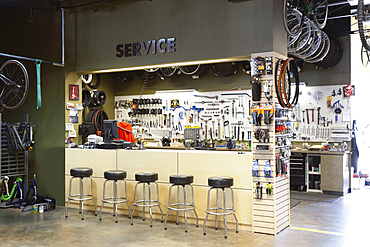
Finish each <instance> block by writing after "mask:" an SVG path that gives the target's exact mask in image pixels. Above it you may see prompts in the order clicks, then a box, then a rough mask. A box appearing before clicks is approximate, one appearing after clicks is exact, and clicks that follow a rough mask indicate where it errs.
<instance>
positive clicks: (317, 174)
mask: <svg viewBox="0 0 370 247" xmlns="http://www.w3.org/2000/svg"><path fill="white" fill-rule="evenodd" d="M312 167H317V168H318V170H319V171H313V169H312ZM305 168H306V186H307V189H306V191H307V192H316V193H322V190H321V155H314V154H308V155H307V161H306V165H305ZM317 181H318V182H319V189H316V184H315V183H317Z"/></svg>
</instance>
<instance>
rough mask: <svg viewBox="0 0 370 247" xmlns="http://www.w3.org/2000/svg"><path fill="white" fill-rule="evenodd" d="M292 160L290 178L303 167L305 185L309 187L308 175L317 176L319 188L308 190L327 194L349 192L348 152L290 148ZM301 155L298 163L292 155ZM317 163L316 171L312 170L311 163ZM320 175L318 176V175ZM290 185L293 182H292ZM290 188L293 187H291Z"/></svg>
mask: <svg viewBox="0 0 370 247" xmlns="http://www.w3.org/2000/svg"><path fill="white" fill-rule="evenodd" d="M291 152H292V160H291V167H290V169H291V170H290V174H291V179H293V177H294V176H295V174H298V173H299V174H302V172H303V171H302V172H299V171H298V172H297V170H296V169H299V167H301V169H304V174H305V178H306V181H305V182H306V185H307V186H308V187H309V184H308V183H307V182H309V180H307V177H308V175H312V176H315V175H316V176H317V179H320V182H321V186H320V187H321V188H320V189H319V190H317V189H312V188H311V189H310V188H308V190H307V191H308V192H323V193H328V194H337V195H344V194H347V193H348V192H349V189H350V160H349V159H350V154H349V153H347V152H340V151H308V150H300V151H298V150H291ZM299 155H301V157H303V159H302V160H303V163H301V164H299V163H300V162H299V161H298V160H296V161H295V160H294V158H293V157H298V156H299ZM313 162H314V163H315V164H316V163H319V164H320V166H319V167H318V168H319V170H318V171H312V169H311V167H312V165H313V164H312V163H313ZM319 176H320V177H319ZM292 186H294V184H293V183H292ZM291 189H293V188H292V187H291Z"/></svg>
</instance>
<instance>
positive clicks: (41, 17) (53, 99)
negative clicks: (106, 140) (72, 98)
mask: <svg viewBox="0 0 370 247" xmlns="http://www.w3.org/2000/svg"><path fill="white" fill-rule="evenodd" d="M34 2H35V1H34ZM31 4H32V3H31ZM45 7H47V8H48V7H50V6H48V5H47V6H45ZM0 17H1V22H0V26H1V30H2V37H3V38H2V39H1V40H0V47H1V52H3V53H8V54H15V55H21V56H26V57H32V58H40V59H43V60H48V61H54V62H59V63H60V62H61V31H60V30H61V13H60V12H51V11H42V10H38V11H37V12H36V13H33V22H31V23H29V22H28V18H30V11H29V10H19V9H11V10H9V9H0ZM66 22H67V23H68V24H67V28H66V32H67V34H66V36H67V38H66V46H67V47H73V46H74V43H73V39H74V15H73V14H68V15H66ZM4 37H7V38H4ZM73 54H74V49H68V50H67V53H66V57H67V61H66V64H67V65H72V67H71V68H69V69H70V70H71V69H73V66H74V65H73V64H74V62H73V60H74V55H73ZM6 60H8V59H7V58H5V57H0V63H3V62H5V61H6ZM20 61H21V62H22V63H23V64H24V65H25V66H26V69H27V71H28V74H29V80H30V88H29V93H28V96H27V99H26V101H25V103H24V104H23V105H22V106H21V107H20V108H19V109H17V110H15V111H8V110H4V111H3V113H2V118H3V121H4V122H16V121H23V120H24V114H26V113H28V114H29V117H30V122H32V123H33V124H34V125H35V129H34V138H35V141H36V144H35V149H34V150H33V151H31V152H30V153H29V174H30V175H31V174H33V173H36V174H37V188H38V193H39V194H40V195H48V196H50V197H53V198H56V199H57V204H59V205H64V173H65V172H64V128H65V121H64V109H65V100H64V96H65V94H64V84H65V79H64V78H65V76H64V74H65V70H66V69H68V68H60V67H55V66H52V65H47V64H42V66H41V74H42V77H41V81H42V82H41V83H42V107H41V109H39V110H37V109H36V68H35V64H34V62H29V61H25V60H20Z"/></svg>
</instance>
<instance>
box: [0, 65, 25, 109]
mask: <svg viewBox="0 0 370 247" xmlns="http://www.w3.org/2000/svg"><path fill="white" fill-rule="evenodd" d="M0 73H1V74H2V75H4V77H5V78H7V79H8V80H10V81H11V84H12V85H5V83H2V84H1V86H0V104H1V105H2V106H3V107H4V108H5V109H8V110H15V109H17V108H19V107H20V106H21V105H22V104H23V103H24V101H25V100H26V97H27V94H28V89H29V77H28V73H27V70H26V68H25V67H24V65H23V64H22V63H21V62H19V61H17V60H8V61H6V62H5V63H4V64H3V65H2V66H1V67H0ZM9 89H10V90H9ZM8 96H10V97H9V98H8ZM16 97H18V98H19V100H16ZM4 101H5V102H4Z"/></svg>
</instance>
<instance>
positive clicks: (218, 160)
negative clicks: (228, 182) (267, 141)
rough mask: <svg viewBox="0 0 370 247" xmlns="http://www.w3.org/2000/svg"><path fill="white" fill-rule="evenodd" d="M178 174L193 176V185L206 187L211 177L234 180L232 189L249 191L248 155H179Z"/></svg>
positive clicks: (250, 176) (250, 185)
mask: <svg viewBox="0 0 370 247" xmlns="http://www.w3.org/2000/svg"><path fill="white" fill-rule="evenodd" d="M178 162H179V173H180V174H191V175H194V184H195V185H203V186H208V178H209V177H211V176H230V177H233V178H234V186H233V187H234V188H243V189H251V188H252V186H253V183H252V174H251V173H252V165H251V156H250V154H237V153H222V152H217V153H216V152H212V151H210V152H207V153H196V152H194V153H179V160H178Z"/></svg>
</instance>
